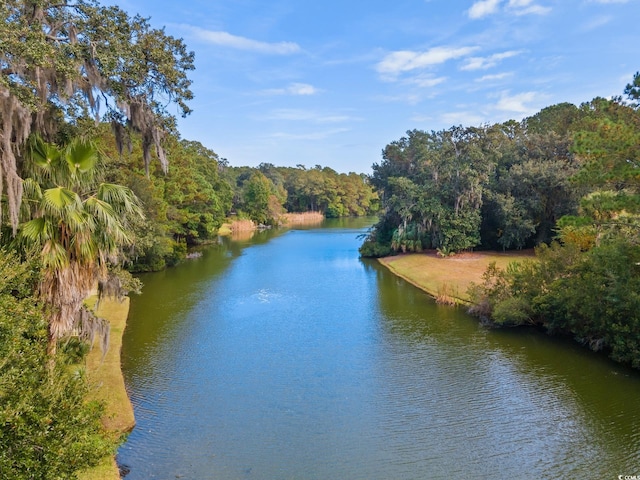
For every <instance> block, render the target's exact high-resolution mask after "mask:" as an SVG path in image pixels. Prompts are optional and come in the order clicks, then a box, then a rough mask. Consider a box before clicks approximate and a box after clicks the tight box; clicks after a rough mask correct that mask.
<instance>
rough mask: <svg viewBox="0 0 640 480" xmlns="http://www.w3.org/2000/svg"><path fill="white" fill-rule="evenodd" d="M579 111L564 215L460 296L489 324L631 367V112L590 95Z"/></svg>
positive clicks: (635, 172) (639, 219)
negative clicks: (565, 341)
mask: <svg viewBox="0 0 640 480" xmlns="http://www.w3.org/2000/svg"><path fill="white" fill-rule="evenodd" d="M637 78H638V76H637V75H636V80H637ZM628 90H629V88H628ZM579 113H580V115H579V116H578V117H576V119H575V120H574V122H573V123H572V126H571V129H572V131H573V135H572V139H573V144H572V147H571V151H572V154H573V155H574V158H575V159H576V162H577V168H575V169H571V170H569V175H568V180H569V181H570V184H571V185H573V186H575V191H576V192H581V193H582V196H581V197H579V198H576V199H575V207H574V208H575V212H574V214H572V215H564V216H562V217H561V218H559V219H558V220H557V221H556V222H555V225H554V228H555V231H556V233H557V235H556V241H555V242H553V243H551V244H550V246H547V245H546V244H541V245H540V246H539V247H538V248H537V250H536V252H537V258H536V259H535V260H534V261H530V262H526V263H524V264H513V265H511V267H510V268H509V269H508V270H507V271H499V270H497V269H495V267H492V268H490V269H489V270H488V271H487V272H486V274H485V278H484V282H483V283H482V284H480V285H476V286H474V287H473V288H472V289H471V291H470V293H471V297H472V299H473V302H474V306H473V307H472V308H471V311H472V313H475V314H476V315H478V316H480V317H482V318H484V319H485V320H486V321H488V322H491V323H492V324H494V325H504V326H517V325H526V324H532V325H539V326H542V327H544V328H546V329H547V330H548V331H549V332H552V333H560V334H564V335H571V336H573V337H575V338H576V339H577V340H578V341H580V342H581V343H584V344H585V345H588V346H589V347H590V348H592V349H593V350H603V351H606V352H607V353H608V354H609V355H610V356H611V357H612V358H613V359H615V360H616V361H620V362H623V363H628V364H630V365H632V366H633V367H635V368H640V296H639V294H638V292H639V291H640V290H639V288H640V148H639V146H640V111H638V110H637V106H635V108H634V107H633V106H628V105H625V104H624V103H623V102H622V101H621V100H620V99H616V100H604V99H595V100H593V101H592V102H589V103H587V104H584V105H582V106H581V108H580V112H579ZM565 182H566V180H565Z"/></svg>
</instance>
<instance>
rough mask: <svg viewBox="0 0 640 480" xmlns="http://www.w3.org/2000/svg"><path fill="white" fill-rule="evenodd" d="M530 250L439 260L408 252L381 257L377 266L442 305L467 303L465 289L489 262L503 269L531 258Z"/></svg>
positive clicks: (487, 253)
mask: <svg viewBox="0 0 640 480" xmlns="http://www.w3.org/2000/svg"><path fill="white" fill-rule="evenodd" d="M532 257H533V252H532V251H530V250H527V251H519V252H506V253H498V252H473V253H462V254H458V255H454V256H451V257H440V256H438V255H436V254H435V253H434V252H427V253H412V254H406V255H398V256H395V257H386V258H381V259H379V260H380V263H382V264H383V265H385V266H386V267H387V268H389V270H391V271H392V272H393V273H395V274H396V275H398V276H399V277H402V278H404V279H405V280H407V281H408V282H409V283H412V284H413V285H415V286H416V287H418V288H420V289H422V290H424V291H425V292H427V293H428V294H429V295H431V296H433V297H434V298H436V299H438V298H441V300H442V303H468V302H469V296H468V295H467V290H468V288H469V287H470V286H471V283H480V282H481V281H482V274H483V273H484V272H485V270H486V269H487V266H488V265H489V264H490V263H491V262H496V266H497V267H499V268H501V269H506V268H507V265H508V264H509V263H511V262H514V261H522V260H525V259H531V258H532Z"/></svg>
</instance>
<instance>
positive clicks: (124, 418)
mask: <svg viewBox="0 0 640 480" xmlns="http://www.w3.org/2000/svg"><path fill="white" fill-rule="evenodd" d="M96 299H97V297H96V296H92V297H90V298H89V299H88V302H89V303H90V304H91V303H93V302H95V300H96ZM129 301H130V299H129V297H125V299H124V300H123V301H122V302H119V301H118V300H116V299H111V298H104V299H102V301H101V302H100V307H99V308H98V309H97V310H96V312H95V313H96V315H97V316H99V317H103V318H105V319H106V320H108V321H109V323H110V324H111V334H110V340H109V350H108V351H107V353H106V355H105V356H104V359H103V358H102V351H101V350H100V348H99V347H98V346H97V345H94V347H93V349H92V350H91V352H89V354H88V355H87V358H86V361H85V368H86V372H87V377H88V379H89V383H90V385H91V386H92V387H93V388H92V391H91V393H90V397H91V398H93V399H97V400H101V401H103V402H104V403H105V412H104V416H103V418H102V424H103V425H104V428H105V430H107V432H109V434H110V435H113V436H114V438H122V437H123V436H126V435H127V434H128V433H129V432H131V430H133V428H134V427H135V417H134V413H133V405H132V404H131V401H130V399H129V395H128V394H127V390H126V387H125V383H124V376H123V374H122V368H121V363H120V352H121V350H122V335H123V334H124V330H125V328H126V325H127V318H128V316H129ZM78 478H79V479H80V480H120V478H121V477H120V471H119V469H118V465H117V463H116V459H115V452H114V454H113V455H110V456H108V457H106V458H104V459H102V460H101V461H100V463H99V464H98V465H97V466H96V467H94V468H91V469H89V470H85V471H82V472H78Z"/></svg>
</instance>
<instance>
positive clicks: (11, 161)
mask: <svg viewBox="0 0 640 480" xmlns="http://www.w3.org/2000/svg"><path fill="white" fill-rule="evenodd" d="M193 57H194V56H193V53H191V52H188V51H187V49H186V47H185V45H184V43H183V42H182V40H180V39H175V38H173V37H172V36H170V35H167V34H166V33H165V32H164V30H163V29H155V28H152V27H151V26H150V24H149V22H148V20H147V19H144V18H142V17H140V16H135V17H133V18H131V17H129V15H128V14H127V13H125V12H124V11H123V10H121V9H119V8H118V7H103V6H101V5H99V4H98V3H97V2H95V1H93V0H75V1H67V0H64V1H61V2H53V1H50V0H8V1H5V2H2V4H1V5H0V69H1V70H2V75H1V76H0V124H1V125H2V130H1V132H0V193H2V191H1V188H2V186H3V185H6V192H7V196H8V210H9V212H8V213H9V218H10V222H11V225H12V227H13V229H14V232H15V231H16V229H17V225H18V209H19V205H20V200H21V197H22V185H21V182H20V177H19V173H18V170H17V161H18V159H20V158H21V156H22V155H23V154H24V146H25V143H26V141H27V139H28V138H29V135H30V134H31V133H32V132H37V133H38V134H39V135H40V136H42V137H43V138H44V139H45V140H47V141H53V140H55V139H56V135H58V134H59V133H60V130H61V125H62V124H63V123H64V122H72V123H73V122H77V121H79V120H81V119H83V118H84V119H86V118H90V117H93V118H96V119H100V118H103V119H106V120H108V121H110V122H111V124H112V126H113V129H114V133H115V136H116V139H117V142H118V145H119V147H120V149H122V148H123V146H124V145H125V143H127V141H128V137H127V135H128V133H129V132H130V131H135V132H138V133H139V134H140V135H141V137H142V148H143V158H144V162H145V166H146V168H147V169H148V166H149V162H150V159H151V149H152V147H153V148H154V149H155V153H156V155H157V157H158V159H159V160H160V163H161V164H162V166H163V168H165V169H166V165H167V159H166V155H165V152H164V149H163V147H162V143H161V141H162V138H163V136H164V132H165V131H167V130H171V129H172V128H174V121H173V116H172V115H171V114H170V112H169V110H168V108H167V106H168V105H169V104H171V103H173V104H176V105H177V106H178V110H179V112H180V113H181V114H182V115H187V114H188V113H189V112H190V110H189V107H188V106H187V103H186V102H187V101H188V100H190V99H191V98H192V96H193V95H192V93H191V91H190V89H189V87H190V83H191V82H190V80H189V79H188V77H187V72H188V71H189V70H192V69H193V68H194V66H193Z"/></svg>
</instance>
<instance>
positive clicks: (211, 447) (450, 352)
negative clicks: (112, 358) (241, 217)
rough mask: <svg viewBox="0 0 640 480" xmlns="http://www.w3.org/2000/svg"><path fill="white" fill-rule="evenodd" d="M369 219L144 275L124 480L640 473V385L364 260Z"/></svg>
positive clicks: (277, 235)
mask: <svg viewBox="0 0 640 480" xmlns="http://www.w3.org/2000/svg"><path fill="white" fill-rule="evenodd" d="M365 226H366V225H365V223H364V220H360V221H357V220H355V221H353V220H352V221H346V222H345V221H343V222H337V223H328V224H327V228H322V229H310V230H291V231H286V232H265V233H263V234H260V235H258V236H257V237H256V238H254V239H253V240H251V241H245V242H227V241H225V242H224V243H223V244H221V245H219V246H216V247H212V248H209V249H207V250H205V251H204V255H203V256H202V257H201V258H199V259H196V260H192V261H189V262H187V263H185V264H184V265H182V266H180V267H179V268H175V269H170V270H167V271H165V272H161V273H157V274H151V275H146V276H144V278H143V281H144V283H145V292H144V294H143V295H141V296H138V297H134V298H133V300H132V304H131V312H130V316H129V325H128V327H127V330H126V332H125V337H124V346H123V354H122V360H123V369H124V373H125V379H126V382H127V386H128V389H129V394H130V396H131V399H132V401H133V404H134V408H135V414H136V420H137V427H136V428H135V429H134V431H133V432H132V433H131V435H130V437H129V439H128V441H127V443H126V444H124V445H123V446H122V447H121V448H120V451H119V456H118V461H119V462H120V464H121V465H126V466H127V467H128V468H129V469H130V473H129V474H128V475H127V477H126V479H127V480H134V479H145V480H146V479H156V478H157V479H176V478H184V479H216V480H218V479H219V480H225V479H323V480H324V479H367V480H369V479H439V478H442V479H451V478H458V479H463V478H464V479H470V478H474V479H475V478H477V479H486V478H496V479H503V478H504V479H512V478H513V479H519V478H527V479H538V478H549V479H556V478H562V479H578V478H580V479H617V478H618V475H640V401H639V400H640V375H638V374H636V373H634V372H630V371H629V370H626V369H624V368H620V367H617V366H615V365H614V364H612V363H609V362H608V361H607V360H606V359H603V358H600V357H598V356H596V355H593V354H591V353H590V352H587V351H584V350H582V349H580V348H577V347H575V346H573V345H572V344H571V343H566V342H563V341H559V340H554V339H551V338H548V337H546V336H545V335H540V334H537V333H535V332H526V331H517V332H516V331H488V330H486V329H484V328H482V327H481V326H479V325H478V323H477V322H476V321H475V320H474V319H472V318H470V317H468V316H467V315H465V314H464V313H463V311H462V310H456V309H453V308H449V307H440V306H437V305H435V304H434V303H433V302H432V301H431V300H430V299H429V298H428V297H427V296H426V295H424V294H423V293H421V292H420V291H419V290H417V289H415V288H414V287H412V286H411V285H409V284H407V283H405V282H404V281H402V280H400V279H397V278H396V277H394V276H393V275H391V274H390V273H389V272H388V271H386V270H385V269H384V268H383V267H381V266H379V265H378V264H377V263H376V262H370V261H363V260H360V259H359V258H358V252H357V248H358V245H359V243H360V240H359V239H358V238H357V235H358V234H359V233H362V232H363V231H364V228H365Z"/></svg>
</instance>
